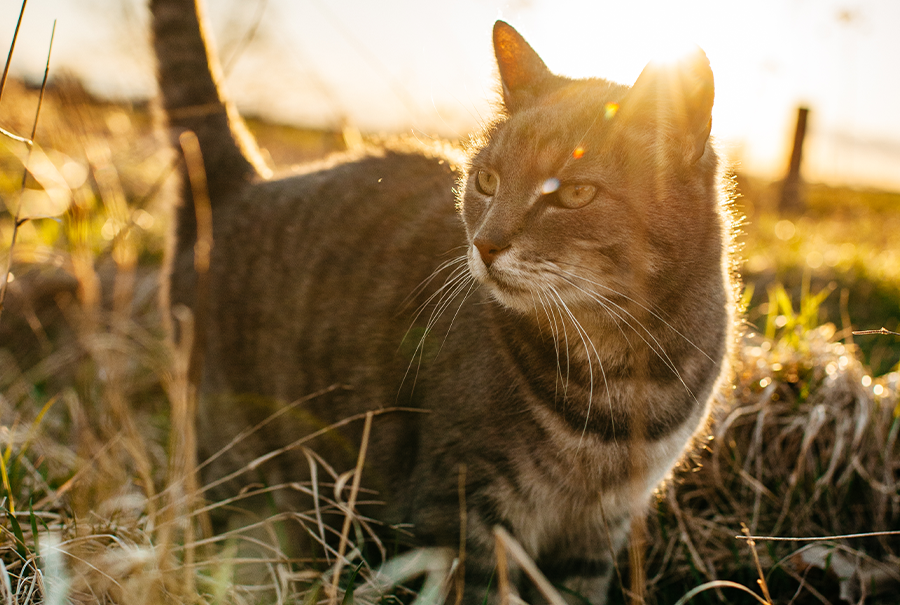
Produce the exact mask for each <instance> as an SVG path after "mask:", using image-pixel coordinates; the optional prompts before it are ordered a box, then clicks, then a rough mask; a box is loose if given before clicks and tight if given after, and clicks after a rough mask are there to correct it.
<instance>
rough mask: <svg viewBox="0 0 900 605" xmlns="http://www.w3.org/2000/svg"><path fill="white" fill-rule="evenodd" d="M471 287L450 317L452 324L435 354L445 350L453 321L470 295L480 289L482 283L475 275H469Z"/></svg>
mask: <svg viewBox="0 0 900 605" xmlns="http://www.w3.org/2000/svg"><path fill="white" fill-rule="evenodd" d="M468 281H469V289H468V291H467V292H466V295H465V296H463V299H462V300H461V301H460V303H459V306H458V307H456V312H455V313H454V314H453V317H452V318H451V319H450V325H449V326H447V333H446V334H444V340H442V341H441V346H440V348H438V351H437V353H435V354H434V356H435V357H437V356H438V355H440V354H441V351H443V350H444V345H445V344H446V343H447V337H448V336H450V330H452V329H453V323H454V322H455V321H456V318H457V316H459V312H460V310H461V309H462V308H463V305H464V304H466V301H467V300H469V297H470V296H472V294H473V293H474V292H475V291H476V290H478V288H479V287H481V286H480V284H479V283H478V282H477V281H475V278H474V277H471V276H469V280H468ZM454 298H455V297H454Z"/></svg>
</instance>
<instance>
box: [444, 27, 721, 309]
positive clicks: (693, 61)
mask: <svg viewBox="0 0 900 605" xmlns="http://www.w3.org/2000/svg"><path fill="white" fill-rule="evenodd" d="M494 51H495V55H496V58H497V65H498V68H499V72H500V83H501V90H502V98H503V108H504V111H503V115H502V116H501V118H500V119H498V121H497V122H496V123H495V124H493V125H492V126H491V127H490V128H489V129H488V130H487V132H486V133H485V135H484V143H483V145H482V146H481V147H480V148H479V149H478V150H477V151H475V153H473V154H472V157H471V160H470V163H469V166H468V170H467V173H466V175H465V177H464V184H463V187H461V194H460V195H461V208H462V215H463V220H464V223H465V227H466V232H467V235H468V240H469V251H468V261H469V269H470V271H471V273H472V275H473V276H474V277H475V278H476V279H477V280H478V281H479V282H481V283H482V285H484V286H486V287H487V288H489V290H490V291H491V293H492V294H493V295H494V297H495V298H496V299H497V300H498V301H500V302H501V303H502V304H504V305H505V306H507V307H509V308H512V309H514V310H517V311H520V312H523V313H531V312H538V309H540V308H541V305H542V304H545V303H547V302H551V303H552V302H553V300H559V301H563V302H565V303H566V304H567V305H570V306H583V305H588V306H596V305H597V302H598V301H597V299H598V295H599V298H606V299H613V300H615V299H616V298H618V297H619V296H627V297H634V296H639V297H640V298H643V299H644V300H646V299H647V298H648V296H647V293H646V292H635V288H640V289H644V290H646V289H647V288H651V289H653V290H657V289H658V290H659V291H663V290H665V289H669V290H671V289H677V288H679V287H682V285H683V284H684V282H686V281H687V280H686V274H687V273H686V272H690V271H698V270H702V268H701V267H700V266H699V265H698V263H700V264H701V265H702V264H703V263H704V262H706V261H707V260H711V261H712V269H713V270H718V269H716V267H717V266H719V262H720V257H721V246H722V243H721V227H720V220H719V214H718V212H719V210H718V199H717V188H716V169H717V160H716V156H715V152H714V151H713V149H712V147H711V145H710V142H709V132H710V125H711V116H710V114H711V110H712V104H713V76H712V71H711V70H710V67H709V62H708V60H707V59H706V55H704V54H703V51H701V50H700V49H699V48H698V49H696V51H695V52H694V53H693V54H692V55H690V56H689V57H686V58H685V59H683V60H682V61H680V62H679V63H677V64H674V65H656V64H650V65H648V66H647V67H646V68H645V69H644V71H643V72H642V73H641V75H640V77H639V78H638V79H637V81H636V82H635V84H634V85H633V86H632V87H631V88H629V87H627V86H622V85H618V84H614V83H611V82H608V81H606V80H602V79H586V80H573V79H569V78H565V77H561V76H557V75H554V74H552V73H551V72H550V71H549V70H548V69H547V67H546V65H544V62H543V61H542V60H541V58H540V57H539V56H538V55H537V53H535V52H534V50H533V49H532V48H531V47H530V46H529V45H528V43H527V42H526V41H525V40H524V39H523V38H522V37H521V36H520V35H519V33H518V32H516V30H514V29H513V28H512V27H510V26H509V25H507V24H506V23H503V22H502V21H498V22H497V23H496V24H495V26H494ZM710 256H711V257H712V258H711V259H709V257H710Z"/></svg>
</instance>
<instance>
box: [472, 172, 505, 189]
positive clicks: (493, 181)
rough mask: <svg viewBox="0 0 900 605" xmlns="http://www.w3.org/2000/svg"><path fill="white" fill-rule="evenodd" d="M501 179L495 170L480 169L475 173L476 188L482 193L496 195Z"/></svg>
mask: <svg viewBox="0 0 900 605" xmlns="http://www.w3.org/2000/svg"><path fill="white" fill-rule="evenodd" d="M499 181H500V179H498V178H497V175H495V174H494V173H493V172H488V171H487V170H479V171H478V174H476V175H475V188H476V189H478V192H479V193H481V194H482V195H494V194H495V193H497V185H498V184H499Z"/></svg>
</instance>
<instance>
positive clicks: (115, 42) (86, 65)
mask: <svg viewBox="0 0 900 605" xmlns="http://www.w3.org/2000/svg"><path fill="white" fill-rule="evenodd" d="M207 4H208V6H209V12H210V17H211V19H212V21H213V31H214V34H215V37H216V41H217V44H218V46H219V47H220V49H221V56H222V58H223V62H225V63H228V64H229V65H230V67H229V68H228V69H229V72H228V73H229V76H228V81H227V82H228V84H227V85H228V90H229V93H230V94H231V95H232V97H233V98H234V99H235V100H236V101H237V102H238V105H239V107H240V108H241V110H242V111H243V112H244V113H246V114H257V115H262V116H264V117H269V118H272V119H275V120H279V121H284V122H289V123H296V124H304V125H317V126H331V127H334V126H338V125H340V123H341V121H342V120H344V119H346V120H349V121H350V122H351V123H353V124H355V125H356V126H357V127H359V128H360V130H362V131H363V132H373V131H374V132H385V131H386V132H397V131H402V130H406V131H409V130H410V129H412V130H413V131H414V132H416V133H417V135H418V136H422V137H425V136H444V137H461V136H465V134H466V133H468V132H471V131H472V130H474V129H476V128H477V127H478V124H479V122H481V121H483V120H484V119H486V118H488V117H489V116H490V115H491V103H492V102H493V101H494V100H495V99H496V96H495V80H494V78H495V75H494V74H495V71H494V65H493V55H492V51H491V46H490V34H491V27H492V25H493V22H494V20H495V19H498V18H502V19H504V20H507V21H508V22H510V23H511V24H512V25H513V26H515V27H516V28H517V29H518V30H519V31H520V32H521V33H522V34H523V35H524V36H525V37H526V39H527V40H528V41H529V42H530V43H531V45H532V46H533V47H534V48H535V49H536V50H537V51H538V53H540V55H541V56H542V57H543V59H544V61H545V62H546V63H547V65H548V66H549V67H550V69H551V70H553V71H555V72H557V73H560V74H564V75H568V76H600V77H604V78H607V79H611V80H615V81H618V82H623V83H627V84H630V83H632V82H633V81H634V80H635V78H636V77H637V75H638V74H639V73H640V71H641V69H642V68H643V66H644V65H645V63H646V62H647V61H648V60H650V59H651V58H653V57H655V56H665V54H666V53H667V52H670V49H671V48H673V47H678V46H679V45H684V44H685V43H696V44H699V45H700V46H701V47H703V48H704V49H705V50H706V52H707V54H708V56H709V58H710V61H711V64H712V67H713V71H714V72H715V78H716V102H715V108H714V111H713V133H714V135H716V137H717V138H718V139H719V141H721V142H722V144H723V146H724V147H725V149H726V152H727V153H728V154H729V156H730V157H731V158H733V159H734V160H735V161H737V162H739V168H742V169H744V170H746V171H748V172H752V173H756V174H761V175H764V176H780V175H781V173H782V172H783V171H784V169H785V167H786V164H787V159H786V158H787V155H788V154H789V142H790V141H791V140H792V138H793V128H794V121H795V119H796V107H797V106H798V104H806V105H808V106H809V107H810V108H811V114H810V128H809V137H808V139H807V146H806V148H805V158H804V171H805V176H806V177H807V178H808V179H810V180H821V181H826V182H831V183H850V184H858V185H871V186H881V187H889V188H892V189H897V190H900V33H898V32H900V0H855V1H854V0H753V1H748V2H735V1H728V0H679V1H671V0H656V1H650V0H629V1H621V2H606V1H583V0H582V1H571V0H480V1H477V0H459V1H450V0H446V1H444V2H435V1H433V0H341V1H335V0H207ZM20 6H21V2H20V0H0V48H8V45H9V40H10V39H11V37H12V32H13V29H14V27H15V21H16V18H17V15H18V10H19V7H20ZM260 14H261V19H260V20H259V22H258V23H259V25H258V27H257V28H256V29H255V35H254V36H253V37H252V39H251V40H250V42H249V43H248V44H243V43H242V41H244V40H247V39H248V35H249V34H250V33H251V32H252V31H253V30H254V28H253V26H254V24H255V23H257V16H258V15H260ZM54 18H57V19H58V20H59V22H58V26H57V39H56V43H55V47H54V51H53V61H52V64H51V70H52V72H57V73H58V72H60V71H61V70H64V69H66V70H70V71H72V72H75V73H76V74H78V75H79V76H81V77H82V78H83V79H84V81H85V82H86V83H87V85H88V87H89V88H90V89H91V90H93V91H95V92H97V93H100V94H104V95H110V96H115V97H136V98H142V97H143V98H146V97H148V96H150V95H152V94H154V89H155V84H154V81H153V60H152V56H151V54H150V51H149V40H148V32H147V22H148V19H149V15H148V13H147V9H146V6H145V3H144V2H143V1H142V0H30V1H29V3H28V7H27V9H26V16H25V21H24V23H23V30H22V33H21V34H20V39H19V42H18V46H17V51H16V57H15V59H14V62H13V73H14V74H16V75H19V76H25V77H27V78H29V79H32V80H39V79H40V76H41V74H42V72H43V62H44V59H45V55H46V45H47V41H48V39H49V34H50V28H51V24H52V20H53V19H54ZM0 121H2V112H0Z"/></svg>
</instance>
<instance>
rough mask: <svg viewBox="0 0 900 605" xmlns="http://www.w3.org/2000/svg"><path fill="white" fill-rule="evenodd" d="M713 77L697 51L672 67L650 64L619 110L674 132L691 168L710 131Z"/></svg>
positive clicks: (698, 156) (703, 54)
mask: <svg viewBox="0 0 900 605" xmlns="http://www.w3.org/2000/svg"><path fill="white" fill-rule="evenodd" d="M714 96H715V85H714V83H713V73H712V69H711V68H710V66H709V59H707V57H706V53H704V52H703V50H701V49H700V48H699V47H695V48H694V50H693V51H692V52H690V53H689V54H687V55H686V56H684V57H682V58H681V59H680V60H679V61H677V62H676V63H674V64H665V63H650V64H648V65H647V67H645V68H644V71H642V72H641V75H640V76H638V79H637V82H635V83H634V86H632V87H631V90H630V91H628V94H627V95H626V96H625V98H624V99H623V100H622V103H621V110H623V112H624V113H626V114H632V115H635V116H640V117H643V118H644V119H647V120H648V121H650V122H651V123H653V124H655V125H656V127H657V128H658V127H660V126H661V125H662V124H661V122H665V123H667V124H668V126H669V127H670V128H674V129H675V131H676V134H677V135H680V136H678V138H680V139H681V140H683V141H684V142H685V143H686V149H685V151H686V156H687V159H688V161H689V162H690V163H691V164H693V163H694V162H696V161H697V160H699V159H700V158H701V157H702V156H703V152H704V150H705V149H706V141H707V140H708V139H709V133H710V130H711V128H712V107H713V98H714Z"/></svg>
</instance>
